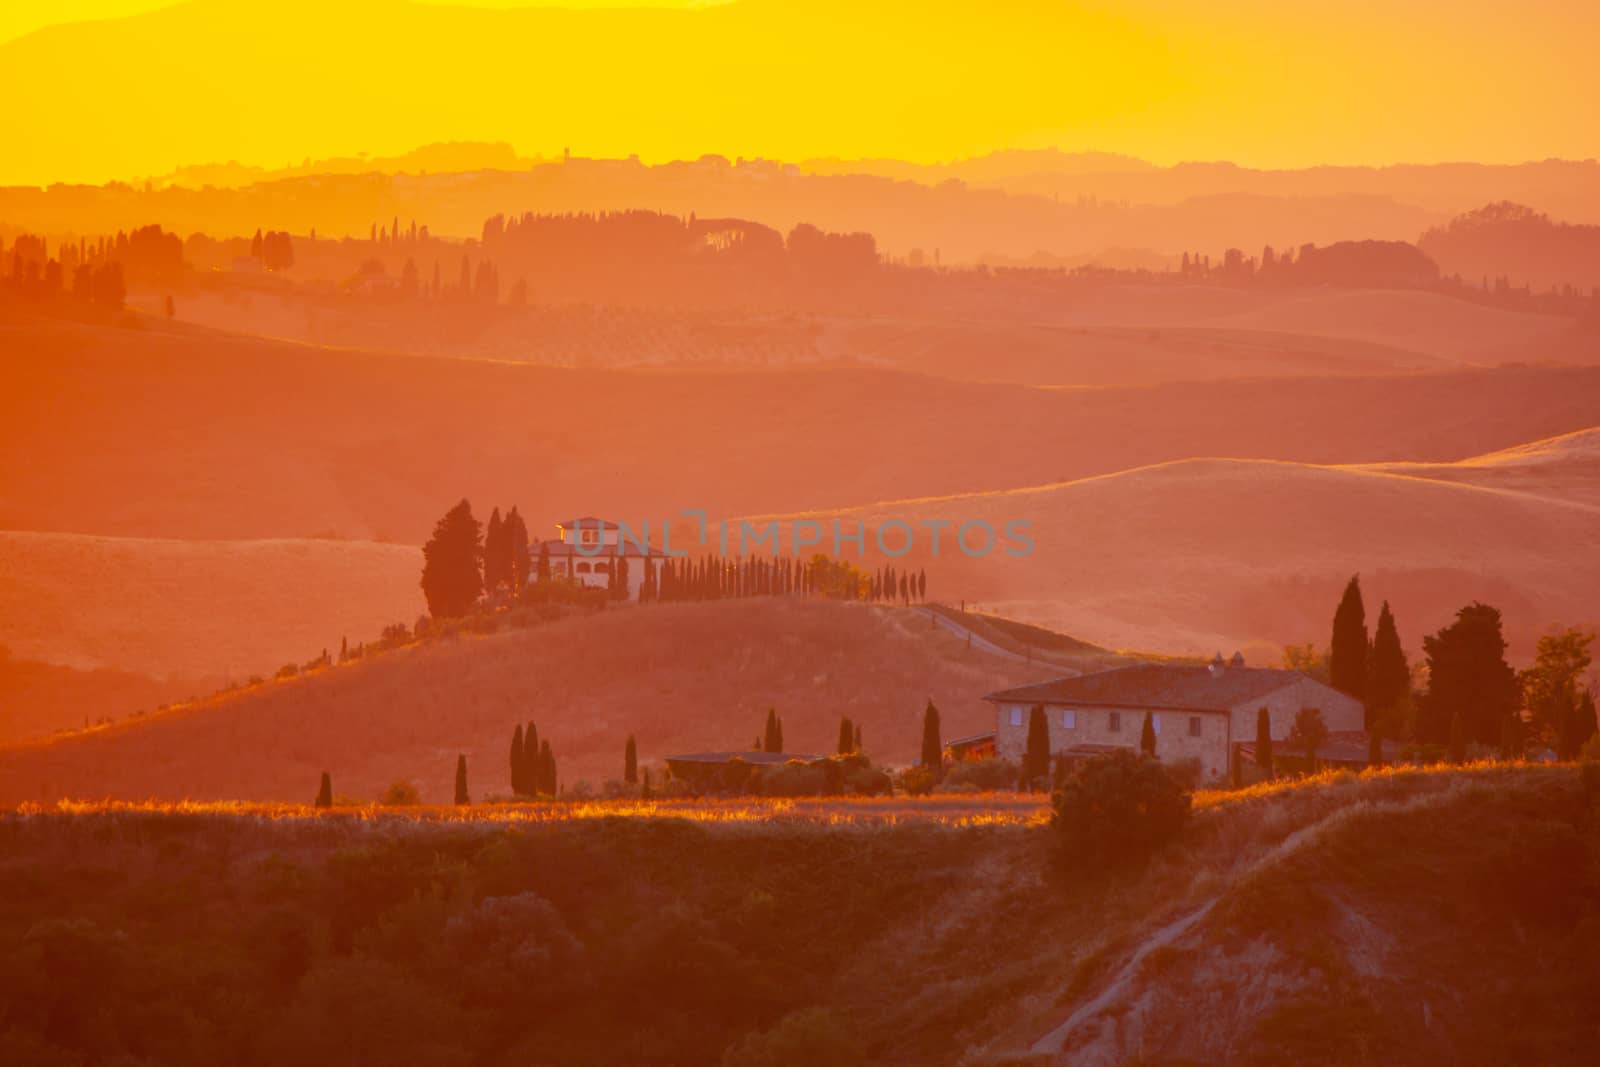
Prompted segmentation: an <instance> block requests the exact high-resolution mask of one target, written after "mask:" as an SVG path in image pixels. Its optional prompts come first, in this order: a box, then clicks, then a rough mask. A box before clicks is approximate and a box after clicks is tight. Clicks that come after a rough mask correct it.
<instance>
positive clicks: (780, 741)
mask: <svg viewBox="0 0 1600 1067" xmlns="http://www.w3.org/2000/svg"><path fill="white" fill-rule="evenodd" d="M777 751H779V752H783V751H786V750H785V749H784V747H783V716H782V715H779V716H778V748H777Z"/></svg>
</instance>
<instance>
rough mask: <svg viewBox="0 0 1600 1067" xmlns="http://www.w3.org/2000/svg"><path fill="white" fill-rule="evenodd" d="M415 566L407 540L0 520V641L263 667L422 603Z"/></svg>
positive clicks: (365, 634) (84, 658)
mask: <svg viewBox="0 0 1600 1067" xmlns="http://www.w3.org/2000/svg"><path fill="white" fill-rule="evenodd" d="M421 566H422V553H421V552H419V551H418V550H417V549H415V548H412V547H409V546H403V545H379V544H372V543H370V542H360V541H331V540H323V541H318V540H272V541H177V540H153V539H144V538H115V537H91V536H82V535H77V534H56V533H23V532H15V531H0V573H4V574H5V575H6V580H5V581H4V582H0V645H3V646H5V647H7V648H9V649H10V650H11V652H12V654H13V655H15V656H16V657H17V658H19V659H32V660H40V661H44V662H48V663H56V664H61V665H65V666H69V667H74V668H80V669H95V668H101V667H111V668H116V669H119V670H123V671H129V672H134V673H138V674H143V675H147V676H150V677H153V678H171V677H176V678H181V679H204V678H212V679H216V678H224V679H231V680H237V681H243V680H244V679H245V678H247V677H248V676H250V675H253V674H259V675H266V676H270V675H271V674H272V673H273V672H274V671H275V670H277V668H278V667H279V666H281V665H282V664H284V663H289V662H293V663H303V662H305V661H307V660H310V659H314V658H315V657H317V656H318V655H319V654H320V653H321V651H322V650H323V649H324V648H328V649H331V650H332V651H333V652H334V653H337V652H338V651H339V640H340V638H341V637H342V636H344V635H349V637H350V641H351V643H352V644H353V643H355V642H356V641H364V640H370V639H372V638H375V637H377V636H378V633H379V631H380V630H382V629H383V627H384V626H386V625H388V624H389V623H393V622H404V623H406V624H407V625H410V624H411V623H412V622H413V621H414V620H415V619H416V617H417V615H418V614H419V613H421V612H423V611H425V610H426V605H425V603H424V601H423V598H422V591H421V589H420V588H419V587H418V585H417V575H418V573H419V571H420V569H421ZM124 710H130V711H131V710H133V709H132V708H127V709H124Z"/></svg>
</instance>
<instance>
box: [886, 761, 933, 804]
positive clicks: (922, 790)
mask: <svg viewBox="0 0 1600 1067" xmlns="http://www.w3.org/2000/svg"><path fill="white" fill-rule="evenodd" d="M934 780H935V779H934V777H933V772H932V771H930V770H928V768H926V767H923V766H921V765H920V764H919V765H918V766H916V767H907V768H906V769H905V770H903V771H901V772H900V776H899V777H898V778H897V779H896V780H895V787H896V788H898V789H899V790H900V791H901V792H902V793H904V794H905V795H906V796H910V797H925V796H927V795H928V794H929V793H930V792H932V791H933V783H934Z"/></svg>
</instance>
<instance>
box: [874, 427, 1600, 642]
mask: <svg viewBox="0 0 1600 1067" xmlns="http://www.w3.org/2000/svg"><path fill="white" fill-rule="evenodd" d="M847 514H849V515H851V516H853V517H859V518H862V519H864V520H865V521H866V522H868V523H869V524H873V523H877V522H880V521H883V520H885V519H888V518H899V519H901V520H902V521H906V522H910V523H912V524H916V523H919V522H922V521H928V520H932V519H937V518H944V519H951V520H955V521H958V522H959V521H961V520H964V519H976V518H981V519H984V520H986V521H988V522H989V523H990V524H991V525H992V526H993V527H994V528H995V529H997V530H998V529H1001V528H1002V527H1003V526H1004V525H1005V524H1006V523H1007V522H1010V521H1012V520H1015V519H1025V520H1028V521H1030V522H1031V523H1032V524H1033V525H1032V528H1031V531H1030V536H1031V537H1032V538H1033V540H1034V542H1035V549H1034V551H1033V553H1032V555H1029V556H1027V557H1025V558H1011V557H1008V556H1006V555H1005V554H1004V552H1002V551H998V550H997V551H995V552H994V553H992V554H991V555H989V556H987V557H985V558H982V559H970V558H967V557H965V556H963V555H962V554H961V553H960V552H957V551H952V550H951V546H950V545H949V544H948V543H947V544H946V545H945V546H944V548H943V550H942V552H941V555H940V558H939V559H937V560H933V559H928V560H925V561H924V560H918V561H917V562H918V564H921V563H924V562H925V563H926V565H927V567H928V570H929V574H930V576H936V577H937V579H938V580H937V582H934V581H933V580H932V577H930V590H937V593H938V596H939V597H940V598H941V599H943V600H946V601H951V602H953V601H954V600H955V599H957V598H963V599H965V600H967V602H968V604H969V606H970V605H971V604H972V603H973V602H974V601H976V602H978V603H979V604H980V605H981V606H982V608H984V609H985V610H995V611H998V612H999V613H1000V614H1002V615H1007V616H1010V617H1013V618H1021V619H1027V620H1030V621H1035V622H1040V623H1043V624H1045V625H1047V626H1050V627H1051V628H1053V629H1056V630H1059V631H1063V632H1067V633H1073V634H1080V635H1084V636H1090V637H1092V638H1093V639H1094V640H1096V641H1097V642H1100V643H1102V644H1107V645H1110V646H1112V647H1122V648H1152V649H1159V650H1162V651H1169V652H1184V653H1200V654H1208V655H1209V654H1210V653H1212V652H1214V651H1216V650H1217V649H1218V648H1219V647H1220V648H1221V649H1222V650H1223V651H1224V653H1226V652H1228V651H1230V650H1231V649H1232V648H1233V647H1241V646H1244V647H1246V648H1247V652H1250V649H1249V648H1248V646H1249V645H1250V643H1251V642H1252V641H1257V642H1262V645H1261V646H1258V647H1257V649H1256V650H1255V651H1254V652H1253V653H1251V656H1252V658H1254V659H1256V661H1257V662H1259V661H1260V657H1261V656H1262V655H1264V654H1270V655H1271V656H1272V658H1273V659H1276V646H1278V645H1281V644H1283V643H1287V642H1292V641H1293V642H1302V641H1318V642H1320V641H1322V640H1324V639H1325V635H1326V628H1327V618H1326V611H1327V605H1328V604H1331V603H1334V602H1335V601H1336V600H1337V599H1338V590H1339V588H1340V587H1341V586H1342V585H1343V584H1344V582H1346V581H1347V580H1348V579H1349V576H1350V574H1351V573H1353V572H1360V573H1361V574H1362V576H1363V579H1364V582H1363V584H1364V585H1365V586H1366V589H1367V595H1368V597H1369V598H1370V599H1369V602H1373V603H1376V602H1377V601H1378V600H1380V599H1388V600H1390V601H1391V603H1392V605H1393V607H1394V610H1395V611H1396V612H1397V613H1398V617H1399V619H1400V622H1401V625H1402V627H1404V634H1405V635H1407V636H1408V638H1409V641H1410V642H1412V643H1413V646H1414V642H1415V640H1416V637H1415V635H1416V634H1417V633H1419V632H1425V631H1431V630H1433V629H1436V628H1437V627H1438V626H1440V625H1442V624H1443V623H1444V622H1446V621H1447V620H1448V619H1449V618H1450V616H1451V615H1452V614H1453V613H1454V611H1455V610H1456V608H1458V607H1459V606H1460V605H1462V604H1464V603H1467V602H1468V601H1470V600H1472V599H1474V598H1480V599H1483V600H1485V601H1487V602H1489V603H1493V604H1495V605H1497V606H1499V607H1501V608H1502V609H1503V610H1504V611H1505V612H1506V615H1507V625H1508V627H1509V628H1510V630H1511V632H1512V635H1513V641H1514V645H1516V643H1517V642H1520V645H1516V647H1514V649H1513V652H1514V654H1516V655H1519V656H1520V655H1525V654H1526V653H1527V652H1529V651H1530V650H1531V644H1532V642H1531V635H1533V634H1534V633H1537V632H1538V631H1539V630H1540V629H1541V628H1542V627H1544V626H1546V625H1548V624H1551V623H1556V622H1563V621H1567V622H1579V621H1585V620H1589V621H1593V620H1595V613H1596V608H1595V605H1596V604H1600V508H1596V507H1595V506H1593V505H1589V504H1584V503H1570V502H1566V501H1562V500H1559V499H1553V498H1552V497H1550V496H1542V495H1541V496H1536V495H1532V494H1528V493H1522V492H1511V491H1505V490H1499V489H1488V488H1480V487H1476V486H1472V485H1463V484H1453V483H1451V482H1448V481H1444V480H1441V479H1437V478H1420V477H1406V476H1403V475H1398V474H1393V473H1388V472H1383V471H1370V470H1364V469H1360V468H1333V467H1317V466H1310V465H1305V464H1292V463H1276V462H1262V461H1247V460H1223V459H1207V460H1192V461H1186V462H1180V463H1170V464H1162V465H1158V466H1154V467H1148V468H1142V469H1138V470H1132V471H1126V472H1122V473H1119V474H1115V475H1110V476H1107V477H1102V478H1090V479H1084V480H1080V481H1074V482H1067V483H1064V484H1058V485H1049V486H1042V487H1039V488H1036V489H1028V490H1022V491H1016V492H1001V493H982V494H973V495H969V496H961V497H956V498H950V499H930V500H909V501H897V502H890V503H884V504H879V505H875V506H873V507H870V508H861V509H855V510H853V511H850V512H848V513H847ZM973 537H974V539H975V540H976V539H977V537H978V535H977V534H973ZM947 541H948V538H947Z"/></svg>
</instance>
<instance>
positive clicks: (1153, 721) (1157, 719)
mask: <svg viewBox="0 0 1600 1067" xmlns="http://www.w3.org/2000/svg"><path fill="white" fill-rule="evenodd" d="M1150 729H1152V730H1154V731H1155V735H1156V736H1157V737H1160V736H1161V713H1160V712H1159V711H1152V712H1151V713H1150Z"/></svg>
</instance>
